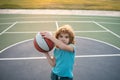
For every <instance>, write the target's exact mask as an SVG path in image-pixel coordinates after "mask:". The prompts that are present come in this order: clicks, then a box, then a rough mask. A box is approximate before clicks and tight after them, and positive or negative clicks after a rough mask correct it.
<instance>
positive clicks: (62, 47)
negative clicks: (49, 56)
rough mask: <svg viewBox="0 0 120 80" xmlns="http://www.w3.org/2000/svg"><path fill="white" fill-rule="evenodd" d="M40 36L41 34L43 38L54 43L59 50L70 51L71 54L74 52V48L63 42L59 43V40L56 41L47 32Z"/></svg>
mask: <svg viewBox="0 0 120 80" xmlns="http://www.w3.org/2000/svg"><path fill="white" fill-rule="evenodd" d="M42 34H43V36H45V37H47V38H49V39H50V40H52V41H53V42H54V43H55V45H56V46H57V47H59V48H60V49H63V50H67V51H71V52H73V51H74V48H73V47H72V46H70V45H66V44H64V43H63V42H61V41H60V40H58V39H56V38H55V37H54V36H52V35H51V34H50V33H49V32H43V33H42Z"/></svg>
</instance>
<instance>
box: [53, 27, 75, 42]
mask: <svg viewBox="0 0 120 80" xmlns="http://www.w3.org/2000/svg"><path fill="white" fill-rule="evenodd" d="M61 33H67V34H68V35H69V39H70V40H69V43H68V44H71V43H72V44H74V43H75V41H74V38H75V34H74V31H73V29H72V27H71V26H70V25H63V26H61V27H59V29H58V30H57V31H56V33H55V37H56V38H57V39H58V36H59V35H60V34H61Z"/></svg>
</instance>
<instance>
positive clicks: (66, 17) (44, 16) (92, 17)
mask: <svg viewBox="0 0 120 80" xmlns="http://www.w3.org/2000/svg"><path fill="white" fill-rule="evenodd" d="M61 17H62V18H68V19H70V18H77V19H78V18H87V19H88V18H89V19H93V18H94V19H114V20H120V19H116V18H117V17H113V18H110V17H107V18H105V17H85V16H84V17H81V16H76V17H75V16H73V17H66V16H60V17H58V15H57V16H49V18H61ZM18 18H20V19H21V18H23V19H24V18H37V19H38V18H47V19H48V16H37V17H12V18H0V19H18Z"/></svg>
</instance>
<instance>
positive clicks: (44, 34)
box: [41, 31, 52, 39]
mask: <svg viewBox="0 0 120 80" xmlns="http://www.w3.org/2000/svg"><path fill="white" fill-rule="evenodd" d="M41 35H42V36H43V37H46V38H48V39H51V38H52V33H51V32H48V31H46V32H41Z"/></svg>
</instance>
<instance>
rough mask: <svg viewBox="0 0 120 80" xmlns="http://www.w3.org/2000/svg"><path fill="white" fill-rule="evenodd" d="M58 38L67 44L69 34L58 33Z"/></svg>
mask: <svg viewBox="0 0 120 80" xmlns="http://www.w3.org/2000/svg"><path fill="white" fill-rule="evenodd" d="M58 39H59V40H60V41H62V42H63V43H65V44H68V43H69V41H70V38H69V34H67V33H60V35H59V36H58Z"/></svg>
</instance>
